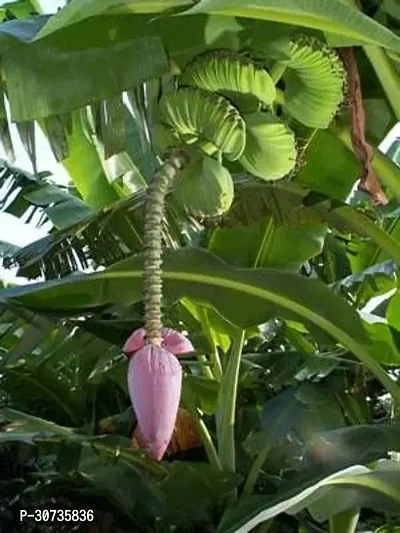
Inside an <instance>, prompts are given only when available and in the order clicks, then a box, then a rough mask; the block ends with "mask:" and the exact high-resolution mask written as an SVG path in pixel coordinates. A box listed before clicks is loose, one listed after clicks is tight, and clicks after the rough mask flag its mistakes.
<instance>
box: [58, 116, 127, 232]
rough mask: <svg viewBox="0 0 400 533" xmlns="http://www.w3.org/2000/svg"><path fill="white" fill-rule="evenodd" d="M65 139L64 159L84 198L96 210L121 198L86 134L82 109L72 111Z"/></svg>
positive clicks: (64, 163) (66, 167)
mask: <svg viewBox="0 0 400 533" xmlns="http://www.w3.org/2000/svg"><path fill="white" fill-rule="evenodd" d="M66 142H67V145H68V157H67V158H65V159H64V160H63V162H62V163H63V165H64V167H65V169H66V170H67V172H68V174H69V176H70V177H71V180H72V181H73V183H74V185H75V187H76V188H77V190H78V191H79V193H80V195H81V197H82V198H83V200H84V202H85V203H86V204H87V205H88V206H89V207H91V208H92V209H94V210H96V211H97V210H99V209H101V208H102V207H105V206H108V205H110V204H112V203H113V202H115V201H116V200H118V194H117V192H116V191H115V189H114V188H113V186H112V184H110V183H109V182H108V179H107V176H106V175H105V172H104V169H103V166H102V161H101V158H100V156H99V154H98V153H97V150H96V148H95V146H94V145H93V144H92V143H90V142H89V140H88V139H87V138H86V136H85V133H84V130H83V127H82V121H81V116H80V112H79V111H74V112H73V113H72V115H71V130H70V131H69V132H67V137H66ZM76 222H77V221H76V220H75V223H76Z"/></svg>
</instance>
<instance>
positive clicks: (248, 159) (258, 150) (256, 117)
mask: <svg viewBox="0 0 400 533" xmlns="http://www.w3.org/2000/svg"><path fill="white" fill-rule="evenodd" d="M245 122H246V131H247V139H246V148H245V151H244V153H243V155H242V157H241V158H240V160H239V162H240V163H241V165H242V166H243V167H244V168H245V169H246V170H247V171H249V172H250V173H251V174H254V176H257V177H258V178H262V179H264V180H277V179H280V178H282V177H283V176H285V175H286V174H288V173H289V172H290V171H291V170H293V168H294V166H295V164H296V156H297V152H296V143H295V137H294V133H293V132H292V131H291V130H290V129H289V128H288V127H287V126H286V125H285V124H284V123H283V122H281V121H280V120H279V119H278V118H277V117H276V116H275V115H273V114H272V113H253V114H251V115H246V116H245Z"/></svg>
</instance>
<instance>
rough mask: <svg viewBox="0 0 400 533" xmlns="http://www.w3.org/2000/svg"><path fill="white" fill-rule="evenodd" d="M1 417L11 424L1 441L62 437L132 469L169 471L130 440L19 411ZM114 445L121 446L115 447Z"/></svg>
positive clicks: (157, 473)
mask: <svg viewBox="0 0 400 533" xmlns="http://www.w3.org/2000/svg"><path fill="white" fill-rule="evenodd" d="M1 416H2V421H3V423H4V422H7V431H6V432H1V433H0V440H1V439H4V440H7V441H10V440H14V441H19V440H21V435H23V438H24V440H25V439H26V435H30V439H31V442H38V441H41V440H42V441H44V440H45V439H47V438H52V437H54V436H58V437H60V438H62V439H64V440H67V441H71V442H72V441H74V442H77V443H80V444H81V446H83V447H85V448H94V449H97V450H98V451H99V452H100V453H103V454H104V455H106V456H108V457H111V458H114V459H118V458H120V460H121V462H123V463H125V464H126V465H127V466H128V467H130V468H134V467H143V468H144V469H146V470H148V471H149V472H151V473H153V474H155V475H162V474H164V473H165V469H164V468H163V467H162V466H161V465H159V464H157V463H155V462H154V461H151V460H150V459H149V458H148V457H146V456H145V455H144V454H143V453H142V452H136V451H133V450H131V449H130V440H129V439H124V438H117V439H116V442H115V440H114V441H113V440H112V439H108V438H105V437H88V436H87V435H85V434H83V433H79V432H78V431H76V430H75V429H74V428H71V427H67V426H60V425H58V424H55V423H54V422H51V421H49V420H45V419H43V418H39V417H37V416H32V415H28V414H26V413H23V412H21V411H17V410H15V409H9V408H5V409H2V410H1ZM113 442H114V444H117V446H112V443H113ZM118 444H119V446H120V447H119V448H118Z"/></svg>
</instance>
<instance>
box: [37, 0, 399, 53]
mask: <svg viewBox="0 0 400 533" xmlns="http://www.w3.org/2000/svg"><path fill="white" fill-rule="evenodd" d="M186 7H190V6H188V2H187V1H185V0H173V1H171V2H168V3H167V4H163V5H162V6H160V4H159V3H156V2H139V3H138V2H135V3H133V2H132V1H127V0H126V1H125V2H124V3H123V4H122V5H121V3H120V2H116V1H115V0H111V1H107V2H105V3H102V4H101V5H99V4H98V2H97V3H96V2H94V1H93V0H86V1H85V2H84V4H83V5H82V4H81V2H76V1H75V2H72V3H71V4H69V5H68V6H66V8H64V9H63V10H62V11H61V12H59V13H58V15H55V16H54V17H53V18H52V19H50V21H49V23H48V25H47V26H46V28H44V30H43V32H42V34H41V36H45V35H49V34H50V33H51V32H55V31H58V30H60V29H62V28H63V27H65V26H67V25H68V24H73V23H76V22H79V20H82V19H84V18H87V17H92V16H94V15H100V14H102V15H104V14H106V13H107V12H109V13H112V12H119V13H123V12H127V13H132V11H133V12H134V13H155V12H160V11H167V10H168V9H173V8H181V9H184V8H186ZM186 12H188V13H190V14H191V13H218V14H221V15H231V16H236V17H249V18H250V17H251V18H255V19H263V20H275V21H277V22H285V23H288V24H295V25H299V26H306V27H311V28H316V29H319V30H322V31H329V32H332V33H337V34H339V35H343V36H345V37H347V38H348V40H349V41H350V42H349V44H352V43H351V41H352V40H353V44H354V43H355V44H357V43H358V42H359V41H363V42H370V43H373V44H378V45H380V46H386V47H388V48H392V49H393V50H397V51H398V50H400V40H398V39H397V38H396V36H395V35H394V34H393V33H391V32H390V31H389V30H387V29H386V28H384V27H382V26H380V25H379V24H378V23H376V22H375V21H373V20H371V19H369V18H367V17H366V16H365V15H362V14H361V13H360V12H359V11H357V10H355V9H354V8H351V7H350V6H349V5H348V4H346V3H345V2H344V1H340V2H339V3H337V4H336V3H335V4H332V3H330V2H329V1H328V0H326V1H324V2H315V1H310V0H302V1H301V2H298V1H297V2H295V1H294V0H285V1H284V2H281V1H279V2H278V0H269V1H268V2H261V0H260V1H259V2H258V3H257V2H256V3H254V4H252V5H251V6H248V4H246V3H245V2H243V1H241V0H236V1H235V2H227V1H225V0H202V1H201V2H198V4H197V5H196V6H194V7H192V8H191V9H189V11H186ZM186 12H185V13H186ZM165 23H166V24H168V23H167V22H165Z"/></svg>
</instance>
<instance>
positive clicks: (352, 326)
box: [3, 249, 400, 396]
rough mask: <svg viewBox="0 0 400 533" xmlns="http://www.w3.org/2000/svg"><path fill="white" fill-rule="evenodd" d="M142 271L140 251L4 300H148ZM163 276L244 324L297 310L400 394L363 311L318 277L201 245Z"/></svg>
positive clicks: (41, 304) (54, 303) (80, 308)
mask: <svg viewBox="0 0 400 533" xmlns="http://www.w3.org/2000/svg"><path fill="white" fill-rule="evenodd" d="M141 273H142V258H141V257H140V256H137V257H134V258H132V259H127V260H125V261H122V262H121V263H119V264H118V265H115V266H114V267H112V269H110V270H109V271H106V272H100V273H97V274H93V275H87V276H82V275H81V276H79V275H77V276H74V277H73V278H70V279H66V280H62V281H59V282H56V281H53V282H50V283H48V284H43V285H41V284H34V285H31V286H29V287H19V288H16V289H11V290H8V291H5V292H3V298H10V299H13V300H15V301H18V302H20V303H23V304H24V305H26V306H28V307H31V308H33V309H37V310H39V309H40V310H42V311H44V310H46V311H47V312H55V311H56V312H58V313H64V314H65V313H78V314H79V313H82V312H88V311H90V310H92V311H93V310H95V309H100V308H104V307H106V306H109V305H110V304H111V303H114V304H124V305H128V304H132V303H134V302H137V301H138V300H140V299H141V294H140V292H141V291H140V288H141ZM163 277H164V282H165V294H166V295H167V296H169V297H170V298H179V297H182V296H189V297H193V298H195V299H200V300H202V301H204V300H206V301H208V302H210V303H211V304H212V305H213V306H214V307H215V308H216V309H218V310H219V311H220V312H221V314H222V315H223V316H224V317H225V318H227V319H228V320H230V321H231V322H233V323H235V324H236V325H239V326H241V327H249V326H252V325H256V324H261V323H263V322H265V321H266V320H267V319H269V318H270V317H271V316H273V314H274V313H275V312H278V314H281V315H282V316H283V315H289V316H293V314H294V315H298V316H300V317H301V319H302V320H304V321H305V322H307V323H308V322H309V323H311V324H313V325H315V326H317V327H318V328H321V329H322V330H324V331H325V332H326V333H328V334H330V335H332V336H333V337H334V338H336V340H337V341H339V342H341V343H343V344H344V345H345V346H347V348H348V349H349V350H350V351H352V352H353V353H354V354H355V355H357V357H359V358H360V359H361V360H362V361H363V362H364V363H366V364H367V365H368V367H369V369H370V370H371V371H372V372H373V373H374V374H375V375H376V377H378V379H380V380H381V381H382V382H383V383H385V386H386V387H387V388H388V390H390V391H391V392H392V394H394V395H395V396H397V395H398V394H400V390H398V388H397V386H396V385H395V384H394V383H393V381H392V380H391V379H390V378H388V376H387V375H386V373H385V372H384V371H383V370H382V369H381V368H380V367H379V365H377V364H376V363H375V361H374V359H373V357H371V355H370V354H369V349H368V347H367V346H366V345H365V344H364V342H365V336H364V330H363V328H362V326H361V323H360V321H359V319H358V317H357V315H356V313H355V312H354V311H353V310H352V309H351V307H350V306H347V305H346V303H345V302H344V301H343V300H341V299H340V298H338V297H336V296H334V295H333V294H332V293H330V291H329V290H328V289H326V288H325V286H324V285H323V284H320V283H319V282H318V281H317V280H311V279H306V278H302V277H300V276H298V275H295V274H292V273H290V272H282V271H278V270H273V269H263V270H261V269H260V270H251V269H233V268H231V267H229V266H228V265H226V264H225V263H224V262H222V261H220V260H219V259H218V258H217V257H216V256H214V255H213V254H210V253H208V252H206V251H204V250H201V249H183V250H180V251H177V252H174V253H170V254H168V255H167V258H166V261H165V266H164V272H163ZM127 280H129V283H128V284H127ZM321 304H322V305H321Z"/></svg>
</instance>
